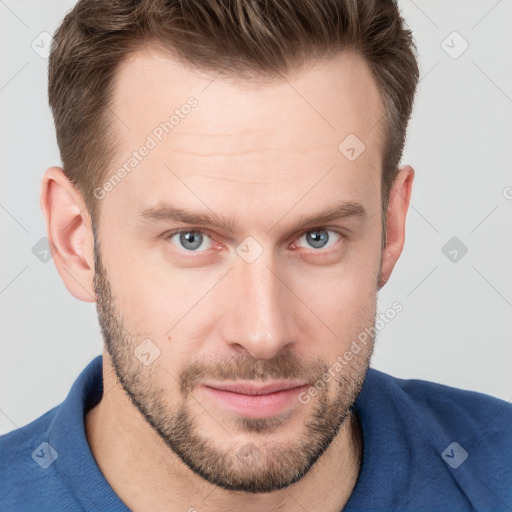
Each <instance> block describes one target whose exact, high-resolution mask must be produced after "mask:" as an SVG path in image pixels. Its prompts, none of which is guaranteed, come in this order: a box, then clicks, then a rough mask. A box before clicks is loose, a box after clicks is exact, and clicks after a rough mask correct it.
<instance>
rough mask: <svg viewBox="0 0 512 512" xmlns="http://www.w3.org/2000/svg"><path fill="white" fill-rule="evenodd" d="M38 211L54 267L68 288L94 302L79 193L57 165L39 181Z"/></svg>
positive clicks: (89, 244) (90, 246)
mask: <svg viewBox="0 0 512 512" xmlns="http://www.w3.org/2000/svg"><path fill="white" fill-rule="evenodd" d="M40 204H41V210H42V211H43V215H44V218H45V222H46V231H47V233H48V239H49V241H50V247H51V248H52V256H53V261H54V263H55V266H56V267H57V270H58V272H59V274H60V276H61V278H62V280H63V282H64V285H65V286H66V288H67V289H68V291H69V292H70V293H71V294H72V295H73V296H74V297H76V298H77V299H79V300H83V301H85V302H95V301H96V297H95V293H94V285H93V280H94V236H93V233H92V227H91V219H90V215H89V212H88V210H87V208H86V205H85V203H84V201H83V198H82V195H81V193H80V192H79V191H78V190H77V189H76V188H75V186H74V185H73V184H72V183H71V181H70V180H69V179H68V177H67V176H66V175H65V174H64V171H63V170H62V169H61V168H60V167H51V168H49V169H48V170H47V171H46V172H45V174H44V176H43V180H42V183H41V194H40Z"/></svg>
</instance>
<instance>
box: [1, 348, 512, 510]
mask: <svg viewBox="0 0 512 512" xmlns="http://www.w3.org/2000/svg"><path fill="white" fill-rule="evenodd" d="M102 392H103V381H102V358H101V356H99V357H97V358H96V359H94V360H93V361H92V362H91V363H90V364H89V365H88V366H87V368H85V370H84V371H83V372H82V373H81V375H80V376H79V377H78V379H77V380H76V382H75V383H74V384H73V386H72V388H71V391H70V392H69V394H68V396H67V398H66V399H65V400H64V402H63V403H62V404H60V405H59V406H57V407H55V408H54V409H52V410H50V411H49V412H47V413H46V414H44V415H43V416H41V417H40V418H38V419H37V420H35V421H33V422H32V423H30V424H29V425H26V426H25V427H23V428H20V429H18V430H15V431H13V432H10V433H8V434H6V435H4V436H2V437H0V461H1V465H0V510H1V511H2V512H8V511H13V510H16V511H23V512H31V511H38V512H41V511H45V510H51V511H75V510H94V511H97V510H102V511H108V512H116V511H127V510H129V509H128V508H127V507H126V505H124V503H123V502H122V501H121V500H120V498H119V497H118V496H117V495H116V494H115V492H114V491H113V489H112V488H111V487H110V485H109V483H108V482H107V481H106V480H105V478H104V476H103V475H102V473H101V471H100V469H99V467H98V466H97V464H96V462H95V460H94V458H93V455H92V452H91V450H90V448H89V444H88V442H87V438H86V436H85V427H84V419H85V414H86V412H87V411H88V410H89V409H91V408H92V407H93V406H94V405H96V404H97V403H98V402H99V400H100V399H101V396H102ZM355 411H356V413H357V416H358V419H359V422H360V425H361V429H362V434H363V457H362V465H361V471H360V474H359V478H358V480H357V483H356V486H355V488H354V490H353V492H352V495H351V496H350V499H349V501H348V503H347V504H346V506H345V507H344V509H343V510H344V511H345V512H352V511H363V510H364V511H381V512H383V511H393V512H395V511H414V512H419V511H436V512H440V511H450V512H453V511H462V510H464V511H470V510H478V511H489V512H500V511H503V512H505V511H506V512H510V511H512V405H511V404H509V403H508V402H505V401H502V400H498V399H496V398H493V397H490V396H487V395H483V394H481V393H475V392H470V391H463V390H459V389H455V388H451V387H447V386H443V385H440V384H434V383H431V382H425V381H420V380H401V379H396V378H394V377H391V376H389V375H386V374H385V373H382V372H379V371H377V370H374V369H370V370H369V371H368V374H367V376H366V380H365V383H364V386H363V389H362V391H361V393H360V395H359V397H358V399H357V401H356V403H355ZM248 499H250V496H248Z"/></svg>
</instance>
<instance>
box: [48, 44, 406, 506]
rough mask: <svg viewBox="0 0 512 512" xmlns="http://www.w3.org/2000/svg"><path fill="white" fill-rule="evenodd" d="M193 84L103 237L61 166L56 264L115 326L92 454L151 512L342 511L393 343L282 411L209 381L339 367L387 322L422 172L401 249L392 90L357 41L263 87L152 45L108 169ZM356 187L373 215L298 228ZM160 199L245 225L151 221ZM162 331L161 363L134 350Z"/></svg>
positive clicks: (120, 88) (127, 72) (133, 62)
mask: <svg viewBox="0 0 512 512" xmlns="http://www.w3.org/2000/svg"><path fill="white" fill-rule="evenodd" d="M191 96H193V97H195V98H196V99H197V101H198V105H197V107H196V108H194V109H193V110H192V111H191V112H190V114H188V115H186V116H184V117H183V119H180V122H179V124H178V125H177V126H176V127H175V128H174V129H173V131H172V133H171V134H169V135H167V136H166V137H165V138H164V139H163V140H162V142H160V143H159V144H158V145H157V146H156V147H155V148H154V149H152V150H151V152H150V153H149V154H148V155H147V156H146V157H145V158H144V159H143V160H142V161H141V162H140V163H138V165H137V167H136V168H135V169H134V170H133V171H132V172H131V173H130V174H129V175H128V176H126V177H125V178H124V179H123V180H122V181H121V182H120V183H119V184H118V185H116V186H115V187H114V188H113V189H112V190H111V191H110V192H108V193H107V194H106V195H105V197H104V198H103V199H102V200H101V201H100V203H101V204H100V208H101V210H100V217H99V222H98V225H97V226H96V230H97V240H96V250H95V240H94V234H93V229H92V225H91V218H90V216H89V214H88V211H87V209H86V208H85V204H84V202H83V198H82V196H81V194H80V193H79V191H78V190H77V189H76V188H75V187H74V186H73V185H72V184H71V183H70V182H69V180H68V179H67V178H66V177H65V175H64V173H63V171H62V169H60V168H57V167H52V168H50V169H48V170H47V172H46V173H45V176H44V178H43V184H42V190H41V206H42V209H43V213H44V215H45V218H46V223H47V230H48V236H49V238H50V240H51V242H52V244H53V246H54V255H53V259H54V262H55V264H56V266H57V269H58V271H59V273H60V275H61V277H62V279H63V281H64V283H65V285H66V287H67V288H68V290H69V291H70V293H71V294H72V295H74V296H75V297H76V298H78V299H80V300H83V301H88V302H97V308H98V313H99V321H100V325H101V327H102V330H103V335H104V338H105V345H106V349H105V350H104V353H103V360H104V363H103V364H104V368H103V379H104V396H103V398H102V400H101V402H100V403H99V404H98V405H97V406H96V407H95V408H93V409H92V410H91V411H89V412H88V414H87V416H86V432H87V438H88V441H89V444H90V446H91V450H92V452H93V455H94V457H95V459H96V461H97V463H98V465H99V467H100V469H101V470H102V472H103V474H104V475H105V477H106V478H107V480H108V481H109V483H110V485H111V486H112V487H113V489H114V491H115V492H116V493H117V494H118V495H119V497H120V498H121V499H122V500H123V501H124V502H125V503H126V504H127V505H128V506H129V507H130V508H131V509H132V510H135V511H137V510H189V509H190V508H191V507H193V508H195V509H197V510H199V511H220V510H240V509H241V507H244V510H246V511H252V510H271V511H279V510H286V511H294V510H304V509H307V510H309V511H316V510H323V511H329V510H333V511H334V510H340V509H341V508H342V507H343V506H344V504H345V503H346V502H347V500H348V498H349V496H350V494H351V492H352V490H353V488H354V485H355V483H356V480H357V475H358V471H359V467H360V460H361V452H362V446H361V441H360V435H361V432H360V428H359V425H358V422H357V419H356V418H355V416H354V415H353V414H352V413H351V409H350V407H351V405H352V403H353V401H354V400H355V398H356V396H357V394H358V392H359V389H360V386H361V385H362V382H363V380H364V375H365V372H366V369H367V367H368V365H369V361H370V357H371V352H372V349H373V343H368V345H367V346H366V347H364V348H363V350H361V352H360V353H358V354H357V355H355V356H354V358H353V359H352V360H351V361H350V364H348V365H346V366H343V368H342V369H341V370H339V371H337V372H335V373H336V374H335V378H334V379H331V380H330V381H329V382H327V384H326V385H325V386H324V387H323V388H322V390H321V391H320V392H318V393H317V394H316V395H315V396H313V397H311V400H310V401H309V402H308V403H307V404H302V403H300V402H299V401H294V402H293V404H292V405H291V406H290V407H289V408H287V409H286V411H285V412H284V413H282V414H280V415H277V416H274V417H271V418H266V419H265V418H247V417H244V416H243V415H240V414H238V413H234V412H233V411H230V410H228V409H227V408H225V407H223V406H222V404H221V403H219V402H217V401H216V400H215V399H214V398H212V396H211V395H210V394H208V392H207V391H206V390H205V388H204V387H203V386H202V384H203V383H205V382H206V381H207V380H208V379H214V380H216V381H217V382H226V381H229V382H234V381H236V380H240V379H242V380H245V381H253V382H255V381H256V382H259V383H262V382H264V381H265V379H267V380H268V379H269V378H272V379H275V378H278V377H282V378H284V379H287V378H292V377H295V378H297V379H302V380H303V381H304V382H307V383H308V384H314V383H315V382H317V380H318V379H321V377H322V374H323V372H324V371H325V369H327V368H329V367H332V365H333V364H334V363H335V361H336V360H337V357H338V356H340V355H342V354H344V353H345V352H346V351H347V350H348V349H349V347H350V344H351V342H352V341H353V340H355V339H356V338H357V335H358V334H359V333H360V332H362V331H364V329H365V328H370V327H371V326H373V325H374V321H375V313H376V299H377V292H378V290H379V289H380V288H381V287H382V286H383V285H384V284H385V283H386V282H387V280H388V279H389V277H390V275H391V272H392V270H393V267H394V265H395V263H396V261H397V259H398V257H399V256H400V253H401V251H402V248H403V244H404V236H405V219H406V214H407V209H408V203H409V198H410V194H411V187H412V182H413V176H414V171H413V169H412V168H411V167H409V166H403V167H401V168H400V170H399V174H398V176H397V178H396V180H395V183H394V186H393V188H392V191H391V195H390V201H389V209H388V215H387V243H386V246H385V247H384V248H383V249H382V247H381V241H382V225H381V191H380V174H379V169H380V168H381V155H382V147H381V142H380V136H381V134H380V133H379V129H380V128H381V125H380V124H379V120H380V119H381V118H382V113H383V104H382V101H381V98H380V96H379V92H378V89H377V86H376V84H375V81H374V80H373V77H372V75H371V73H370V70H369V68H368V66H367V65H366V63H365V62H364V60H362V58H361V57H359V56H358V55H357V54H354V53H351V52H343V53H341V54H339V55H338V56H336V57H334V58H331V59H330V60H324V61H320V62H316V63H314V64H309V65H308V66H307V67H306V68H304V69H301V70H297V71H295V72H294V73H290V75H289V76H287V77H286V79H279V80H273V81H265V82H263V81H258V82H247V81H245V82H244V81H242V80H239V79H238V80H237V79H230V80H228V79H226V78H222V77H217V78H215V76H211V75H208V74H206V73H200V72H197V71H191V70H190V69H187V68H185V67H184V66H182V65H181V64H180V63H178V62H177V61H175V60H173V59H172V58H171V57H169V56H164V55H162V54H160V53H157V52H156V51H151V50H149V49H145V50H141V51H140V52H137V53H135V54H133V55H131V56H130V57H129V58H128V59H127V60H126V61H124V62H123V63H122V64H121V66H120V68H119V70H118V75H117V81H116V87H115V92H114V103H113V106H112V108H113V111H114V112H115V113H116V116H117V117H118V118H119V119H121V120H122V123H121V122H116V123H115V124H114V129H115V130H116V134H117V137H118V140H119V146H118V147H117V149H116V159H115V162H114V165H113V166H112V169H111V172H110V173H109V174H108V176H107V178H108V177H109V176H111V175H112V174H113V173H114V172H115V170H116V169H117V168H118V167H119V166H121V165H122V164H123V163H124V162H125V161H126V160H127V158H128V157H129V156H130V154H131V153H132V152H133V151H134V150H136V149H137V148H139V147H140V146H141V145H142V144H143V143H144V141H145V140H146V137H147V135H148V134H150V133H151V132H152V130H153V129H154V128H155V126H157V125H158V124H159V123H160V122H162V121H163V120H165V119H167V118H168V117H169V115H170V113H172V111H173V110H174V109H175V108H179V107H180V105H182V104H184V103H185V102H186V100H187V98H189V97H191ZM127 127H129V128H127ZM350 133H353V134H356V135H357V137H359V138H360V139H361V140H362V141H364V144H365V145H366V149H365V151H364V152H363V153H362V154H361V155H360V156H359V157H358V158H357V159H356V160H355V161H353V162H351V161H349V160H348V159H347V158H345V156H344V155H343V154H341V153H340V151H339V150H338V145H339V144H340V142H341V141H342V140H343V139H344V138H345V137H346V136H347V135H348V134H350ZM340 202H349V203H351V204H355V203H357V204H358V205H360V206H361V207H362V208H363V209H364V212H365V213H364V215H349V216H345V217H343V218H338V219H335V220H330V221H329V222H326V223H320V224H313V225H304V224H299V225H298V226H297V225H295V224H296V223H297V222H299V221H300V218H301V217H302V216H304V215H310V214H317V213H319V212H321V211H323V210H325V209H326V208H327V207H328V206H330V205H333V204H337V203H340ZM157 204H160V205H162V204H169V205H172V206H179V207H181V208H183V209H189V210H193V211H196V212H201V213H206V214H212V213H213V214H222V215H223V216H224V217H226V218H230V219H232V220H233V221H236V223H237V224H238V226H237V229H236V230H234V231H232V232H231V231H228V230H226V229H224V228H220V227H213V226H207V225H203V224H186V223H184V222H181V221H171V220H168V219H167V220H165V219H161V220H159V221H157V222H155V221H149V220H148V219H147V218H145V219H142V218H141V216H140V213H141V212H142V211H144V210H145V209H148V208H150V207H154V206H155V205H157ZM294 225H295V227H294ZM179 229H183V230H184V231H185V232H186V231H187V230H189V231H190V230H193V231H196V232H197V231H201V233H202V234H203V244H202V245H200V247H199V249H196V250H195V252H194V251H191V250H187V248H186V247H189V246H188V245H187V246H186V247H184V246H183V245H180V236H179V235H174V236H173V237H170V233H171V232H172V231H175V230H179ZM322 230H328V231H327V232H326V231H322ZM311 233H317V234H318V233H323V235H324V236H325V234H326V233H327V234H328V236H329V242H328V244H327V246H326V247H325V248H323V247H318V246H312V245H311V240H312V239H311V238H310V235H311ZM247 237H252V239H254V240H255V241H256V245H254V241H252V242H251V243H252V244H253V245H250V246H246V245H244V244H245V243H246V242H247V240H246V239H247ZM181 242H182V243H183V242H184V240H183V239H181ZM185 242H186V241H185ZM247 247H250V249H249V254H251V255H254V254H256V253H255V252H254V251H258V252H259V251H261V254H259V256H258V257H257V258H256V259H254V261H252V262H250V263H248V262H247V261H246V260H245V259H244V258H242V257H241V256H240V255H239V253H237V248H239V249H240V248H247ZM240 254H242V253H240ZM147 339H149V340H151V342H150V343H151V345H149V347H150V349H151V350H152V351H153V352H152V353H153V354H158V357H156V358H155V359H154V361H152V362H151V364H149V365H147V366H146V365H144V364H142V363H141V361H140V360H139V359H138V358H137V357H135V355H134V351H136V349H137V347H138V346H139V345H140V343H141V342H142V341H143V340H147ZM146 343H147V342H146ZM180 385H181V387H180ZM327 411H330V413H329V414H327ZM178 418H181V422H180V421H179V420H178ZM315 418H317V425H316V426H317V429H316V431H314V432H312V431H310V430H308V427H307V425H308V422H311V421H315ZM178 427H181V428H178ZM173 439H177V440H178V442H177V443H174V446H173ZM206 442H207V443H206ZM201 443H202V444H201ZM208 468H209V469H208ZM212 468H213V469H212ZM279 479H281V480H280V481H277V480H279ZM230 485H231V487H230ZM237 486H238V487H237Z"/></svg>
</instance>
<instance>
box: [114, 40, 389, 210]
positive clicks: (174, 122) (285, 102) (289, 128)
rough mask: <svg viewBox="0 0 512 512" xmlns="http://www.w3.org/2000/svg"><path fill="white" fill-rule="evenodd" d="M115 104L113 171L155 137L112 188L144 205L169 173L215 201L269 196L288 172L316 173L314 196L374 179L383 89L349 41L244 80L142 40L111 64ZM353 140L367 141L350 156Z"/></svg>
mask: <svg viewBox="0 0 512 512" xmlns="http://www.w3.org/2000/svg"><path fill="white" fill-rule="evenodd" d="M192 104H193V105H194V106H193V107H190V105H192ZM112 113H113V119H114V130H115V137H116V140H117V141H118V143H119V145H118V148H117V150H116V153H117V154H116V159H115V162H114V165H113V167H112V169H111V170H110V174H112V172H113V171H115V170H116V169H117V168H119V167H120V166H121V165H123V164H126V163H127V162H128V160H129V159H130V155H132V154H133V152H134V151H137V150H138V148H141V147H142V146H143V145H147V141H148V140H149V139H151V141H152V143H151V146H152V147H151V150H150V151H145V153H146V155H145V156H144V158H141V159H140V160H139V161H138V162H135V163H136V170H135V171H133V172H132V171H131V170H129V169H128V171H129V174H130V175H129V176H128V177H127V178H126V179H124V180H123V183H122V184H121V185H122V186H119V187H116V191H115V192H116V194H117V195H118V194H119V192H121V190H123V191H124V193H125V196H126V200H127V201H129V202H130V204H131V205H132V206H133V205H137V204H138V205H139V206H141V208H142V206H145V207H147V206H151V203H153V204H156V203H157V202H165V200H166V198H167V199H169V197H170V196H171V194H172V189H174V190H176V187H174V186H171V182H173V185H176V183H178V181H182V184H183V183H185V181H184V180H186V183H187V184H188V185H190V186H189V187H188V188H189V189H192V192H194V191H199V190H201V192H203V193H204V192H205V191H206V189H205V187H212V188H209V189H208V191H207V192H208V195H209V196H210V197H211V198H212V201H214V200H215V196H216V194H218V196H219V198H220V196H222V195H223V194H224V195H225V196H227V195H228V194H236V195H237V196H239V197H242V196H244V194H247V195H249V194H250V195H255V194H256V196H258V194H259V195H260V197H261V198H263V196H265V197H266V200H267V201H268V202H269V203H270V202H272V201H275V200H276V199H278V197H277V196H278V195H279V194H281V195H283V194H286V193H287V191H288V187H289V185H290V184H291V183H292V182H293V184H295V185H297V184H300V183H303V187H307V186H311V185H312V184H313V183H315V182H317V181H319V180H323V181H322V186H323V187H324V189H325V190H324V192H322V190H321V188H320V189H319V187H317V190H316V192H318V197H321V196H322V194H325V191H327V190H329V189H330V188H332V187H333V186H336V187H338V186H339V185H340V184H343V186H345V188H347V190H348V189H350V186H352V187H354V186H356V188H357V187H359V188H360V189H361V187H363V188H364V186H368V181H369V180H367V179H366V180H365V175H367V176H368V177H371V178H372V179H371V182H372V184H373V185H374V184H375V182H376V180H375V171H376V169H379V168H380V163H381V153H382V148H381V142H380V126H379V121H380V120H381V119H382V115H383V105H382V101H381V98H380V94H379V91H378V89H377V86H376V84H375V81H374V79H373V76H372V74H371V71H370V69H369V67H368V65H367V64H366V62H365V61H364V60H363V59H362V58H361V57H360V56H359V55H357V54H355V53H353V52H348V51H347V52H343V53H340V54H339V55H337V56H336V57H331V58H329V59H325V60H322V61H317V62H315V63H311V64H310V65H309V66H306V67H304V68H303V69H301V70H297V71H295V72H293V73H290V74H289V75H287V76H283V77H281V78H279V79H272V80H256V81H250V80H242V79H237V78H235V77H233V78H229V79H228V78H226V77H224V76H219V75H215V74H208V73H204V72H199V71H197V70H192V69H190V68H188V67H185V66H184V65H183V64H181V63H179V62H178V61H177V60H174V59H173V58H172V57H171V56H169V55H164V54H163V53H161V52H159V51H156V50H147V49H146V50H141V51H138V52H135V53H134V54H132V55H130V56H129V57H128V58H127V59H126V60H125V61H124V62H122V63H121V65H120V67H119V69H118V73H117V76H116V82H115V87H114V94H113V102H112ZM345 140H348V141H349V142H347V143H346V144H345V143H344V141H345ZM340 143H341V146H340ZM354 144H355V150H356V151H357V152H359V151H360V150H361V148H364V152H363V153H362V154H361V156H360V157H359V158H357V160H351V159H350V158H347V155H346V154H343V150H344V149H346V148H345V146H346V145H348V146H353V147H354ZM349 149H350V148H349ZM349 156H350V155H349ZM333 168H336V172H335V173H329V172H328V171H329V169H333ZM170 171H172V172H170ZM123 174H127V173H123ZM327 175H328V176H327ZM323 176H327V178H325V179H323V178H322V177H323ZM167 185H169V186H167ZM255 185H256V186H259V187H255ZM180 186H182V185H180ZM182 188H183V187H182ZM183 190H184V189H183ZM299 191H300V186H299V185H297V193H298V192H299ZM114 195H115V194H112V196H114ZM196 195H198V194H196ZM349 195H350V194H349ZM311 197H314V196H313V195H312V196H311ZM224 198H225V197H224ZM347 199H348V200H351V199H357V198H356V197H347ZM143 203H145V204H143ZM231 206H236V204H235V203H233V205H231Z"/></svg>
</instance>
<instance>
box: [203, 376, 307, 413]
mask: <svg viewBox="0 0 512 512" xmlns="http://www.w3.org/2000/svg"><path fill="white" fill-rule="evenodd" d="M308 386H309V384H307V383H306V384H305V383H304V381H302V382H299V381H274V382H269V383H261V384H257V383H254V382H232V383H204V384H202V385H201V386H200V388H201V389H202V390H203V391H204V392H205V393H206V394H207V395H208V396H209V397H211V398H213V399H214V400H215V401H216V402H217V403H219V404H220V405H221V406H223V407H225V408H227V409H229V410H231V411H233V412H235V413H237V414H240V415H243V416H246V417H250V418H268V417H271V416H275V415H277V414H280V413H281V412H283V411H284V410H286V409H288V408H290V407H291V406H293V405H294V404H295V405H297V404H298V403H299V401H298V399H297V397H298V395H299V394H300V393H301V392H302V391H304V390H306V389H307V388H308Z"/></svg>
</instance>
